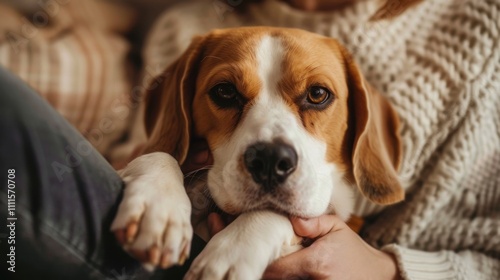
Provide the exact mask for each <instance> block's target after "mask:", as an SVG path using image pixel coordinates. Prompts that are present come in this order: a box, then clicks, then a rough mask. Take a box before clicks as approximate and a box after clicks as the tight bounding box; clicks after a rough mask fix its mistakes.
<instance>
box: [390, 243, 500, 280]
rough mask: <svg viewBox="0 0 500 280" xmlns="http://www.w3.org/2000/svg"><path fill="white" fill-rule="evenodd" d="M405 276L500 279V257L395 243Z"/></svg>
mask: <svg viewBox="0 0 500 280" xmlns="http://www.w3.org/2000/svg"><path fill="white" fill-rule="evenodd" d="M382 251H384V252H388V253H391V254H392V255H394V256H395V257H396V261H397V263H398V267H399V270H400V271H401V273H400V275H401V277H402V278H403V279H464V280H465V279H476V280H481V279H485V280H486V279H500V260H498V259H495V258H492V257H488V256H486V255H485V254H482V253H479V252H474V251H469V250H467V251H460V252H453V251H438V252H425V251H419V250H412V249H409V248H405V247H402V246H399V245H395V244H391V245H387V246H385V247H383V248H382Z"/></svg>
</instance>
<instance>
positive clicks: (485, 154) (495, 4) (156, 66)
mask: <svg viewBox="0 0 500 280" xmlns="http://www.w3.org/2000/svg"><path fill="white" fill-rule="evenodd" d="M236 2H238V1H222V0H215V1H203V2H201V3H187V4H183V5H181V6H177V7H175V8H173V9H171V10H169V11H168V12H167V13H166V14H164V15H163V16H162V17H161V18H160V20H159V21H158V22H157V24H156V26H155V27H154V28H153V30H152V31H151V34H150V36H149V40H148V42H147V44H146V48H145V52H144V57H145V61H146V69H145V71H148V72H150V74H158V73H159V72H160V71H162V70H163V69H164V68H165V67H166V66H167V65H168V64H170V63H171V62H172V61H173V60H175V58H176V57H178V56H179V54H180V53H181V52H182V51H183V50H184V49H185V48H186V47H187V45H188V44H189V42H190V40H191V38H192V36H193V35H195V34H202V33H205V32H207V31H209V30H211V29H214V28H224V27H233V26H241V25H268V26H283V27H297V28H303V29H307V30H310V31H313V32H317V33H320V34H324V35H326V36H331V37H335V38H337V39H339V40H340V41H341V42H343V43H344V45H345V46H346V47H347V48H348V49H350V51H351V52H352V53H353V55H354V57H355V58H356V59H357V61H358V63H359V65H360V66H361V68H362V69H363V71H364V74H365V76H366V78H367V80H368V81H369V82H370V83H371V84H372V85H373V86H375V87H376V88H378V89H379V90H380V92H382V93H384V94H385V95H386V96H387V97H388V98H389V100H390V101H391V102H392V104H393V105H394V106H395V108H396V110H397V111H398V113H399V116H400V117H401V121H402V129H401V135H402V139H403V141H404V143H403V145H404V160H403V164H402V169H401V177H402V178H403V180H404V181H405V182H406V183H405V185H406V192H407V195H406V200H405V201H404V202H402V203H399V204H397V205H393V206H390V207H386V208H385V209H384V208H381V207H379V206H376V205H373V204H371V203H370V202H367V201H365V200H363V198H362V197H361V196H358V197H357V204H356V212H357V214H358V215H362V216H368V215H371V216H372V217H374V218H372V219H370V220H369V221H370V222H369V223H368V225H367V226H366V227H365V229H364V231H363V233H362V236H363V237H364V239H365V240H366V241H367V242H369V243H370V244H372V245H373V246H375V247H378V248H383V250H386V251H388V252H392V253H393V254H395V255H396V257H397V260H398V263H399V268H400V270H401V274H402V276H403V277H404V278H406V279H473V280H476V279H500V45H499V44H500V1H498V0H426V1H424V3H423V4H421V5H419V6H417V7H416V8H414V9H411V10H409V11H408V12H406V13H405V14H404V15H403V16H401V17H399V18H397V19H395V20H393V21H389V22H388V21H384V22H376V23H368V22H367V19H368V18H369V16H370V15H372V14H373V13H374V11H375V10H376V8H377V2H376V1H375V2H374V1H371V0H370V1H361V2H359V3H358V4H356V5H354V6H352V7H348V8H346V9H344V10H340V11H334V12H324V13H306V12H303V11H298V10H294V9H292V8H290V7H289V6H287V5H286V4H284V3H282V2H276V1H264V2H263V3H261V4H255V5H252V6H250V7H248V8H247V9H246V11H245V12H244V13H243V14H239V13H236V12H234V11H232V10H231V7H230V6H228V5H227V4H226V3H236ZM375 213H377V215H372V214H375Z"/></svg>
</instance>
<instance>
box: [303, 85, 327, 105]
mask: <svg viewBox="0 0 500 280" xmlns="http://www.w3.org/2000/svg"><path fill="white" fill-rule="evenodd" d="M330 96H331V93H330V92H329V91H328V90H327V89H325V88H323V87H319V86H313V87H311V88H309V91H308V92H307V102H309V103H311V104H315V105H320V104H324V103H325V102H326V101H327V100H328V99H329V98H330Z"/></svg>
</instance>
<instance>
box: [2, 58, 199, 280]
mask: <svg viewBox="0 0 500 280" xmlns="http://www.w3.org/2000/svg"><path fill="white" fill-rule="evenodd" d="M0 137H1V138H0V245H1V250H0V255H1V260H2V261H1V265H0V269H1V271H0V275H6V276H7V278H3V276H2V277H1V278H2V279H51V280H53V279H71V280H76V279H121V280H125V279H127V280H132V279H148V278H149V279H151V278H153V279H179V278H181V277H182V276H181V275H182V274H183V273H184V271H185V270H186V268H187V267H189V264H190V263H187V264H186V265H185V266H184V267H181V268H174V269H170V270H168V271H158V272H157V273H155V274H154V275H150V274H148V273H147V272H146V271H144V270H143V269H142V268H141V267H140V264H138V263H137V262H136V261H135V260H134V259H132V258H131V257H129V256H128V255H127V254H126V253H125V252H124V251H123V250H122V249H121V248H120V247H119V246H118V245H117V243H116V241H115V239H114V236H113V235H112V233H111V232H110V230H109V227H110V224H111V222H112V220H113V217H114V215H115V213H116V210H117V206H118V204H119V202H120V199H121V195H122V188H123V182H122V180H121V179H120V177H119V176H118V175H117V173H116V172H115V170H114V169H113V168H112V167H111V166H110V165H109V164H108V163H107V162H106V160H105V159H104V158H103V157H102V156H101V155H100V154H99V153H98V152H97V151H96V150H95V149H93V147H92V146H91V145H90V143H89V142H88V141H86V140H85V139H84V138H83V136H82V135H81V134H80V133H79V132H78V131H76V129H75V128H73V127H72V126H71V125H70V124H69V123H68V122H67V121H66V120H64V119H63V118H62V117H61V115H59V114H58V113H57V112H56V111H55V110H54V109H53V108H52V107H51V106H50V105H49V104H48V103H47V102H46V101H45V100H43V99H42V98H41V97H40V96H39V95H38V94H36V93H35V92H34V91H33V89H31V88H29V87H28V86H27V85H26V84H25V83H23V82H22V81H21V80H19V79H18V78H17V77H15V76H14V75H13V74H11V73H9V72H8V71H7V70H5V69H3V68H1V67H0ZM9 179H10V181H9ZM9 199H10V200H9ZM8 225H10V226H9V227H8ZM14 242H15V243H14ZM11 246H14V247H13V248H11ZM202 247H203V243H202V241H201V240H200V239H198V238H195V241H194V244H193V246H192V248H193V251H192V252H191V256H196V254H197V253H198V252H199V251H200V250H201V249H202ZM11 249H14V250H11ZM192 258H193V257H192ZM10 260H14V262H12V261H11V262H10V263H9V262H8V261H10ZM12 266H14V270H15V272H12V271H9V270H8V269H9V267H12Z"/></svg>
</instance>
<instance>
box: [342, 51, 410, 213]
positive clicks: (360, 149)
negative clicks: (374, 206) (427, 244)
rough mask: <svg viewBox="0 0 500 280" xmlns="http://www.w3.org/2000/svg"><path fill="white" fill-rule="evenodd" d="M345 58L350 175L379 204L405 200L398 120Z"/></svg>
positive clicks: (348, 56) (384, 100) (352, 61)
mask: <svg viewBox="0 0 500 280" xmlns="http://www.w3.org/2000/svg"><path fill="white" fill-rule="evenodd" d="M342 52H343V53H344V58H345V67H346V74H347V80H348V86H349V107H350V112H351V115H350V118H351V122H350V123H351V125H353V127H354V144H353V150H352V164H353V173H354V174H353V175H354V179H355V180H356V184H357V185H358V187H359V189H360V190H361V192H362V193H363V194H364V195H365V196H366V197H367V198H368V199H370V200H371V201H373V202H375V203H378V204H391V203H396V202H398V201H401V200H403V199H404V190H403V188H402V187H401V183H400V181H399V178H398V174H397V171H398V169H399V164H400V161H401V156H402V151H401V150H402V148H401V139H400V136H399V118H398V115H397V113H396V112H395V111H394V109H393V108H392V106H391V105H390V104H389V102H388V101H387V100H386V99H385V98H384V97H383V96H382V95H381V94H379V93H378V92H377V91H375V90H374V88H372V87H371V86H370V85H369V84H368V83H367V82H366V80H365V78H364V77H363V75H362V74H361V71H360V69H359V67H358V66H357V64H356V63H355V62H354V60H353V59H352V58H351V56H350V54H348V53H347V51H346V50H343V51H342Z"/></svg>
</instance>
